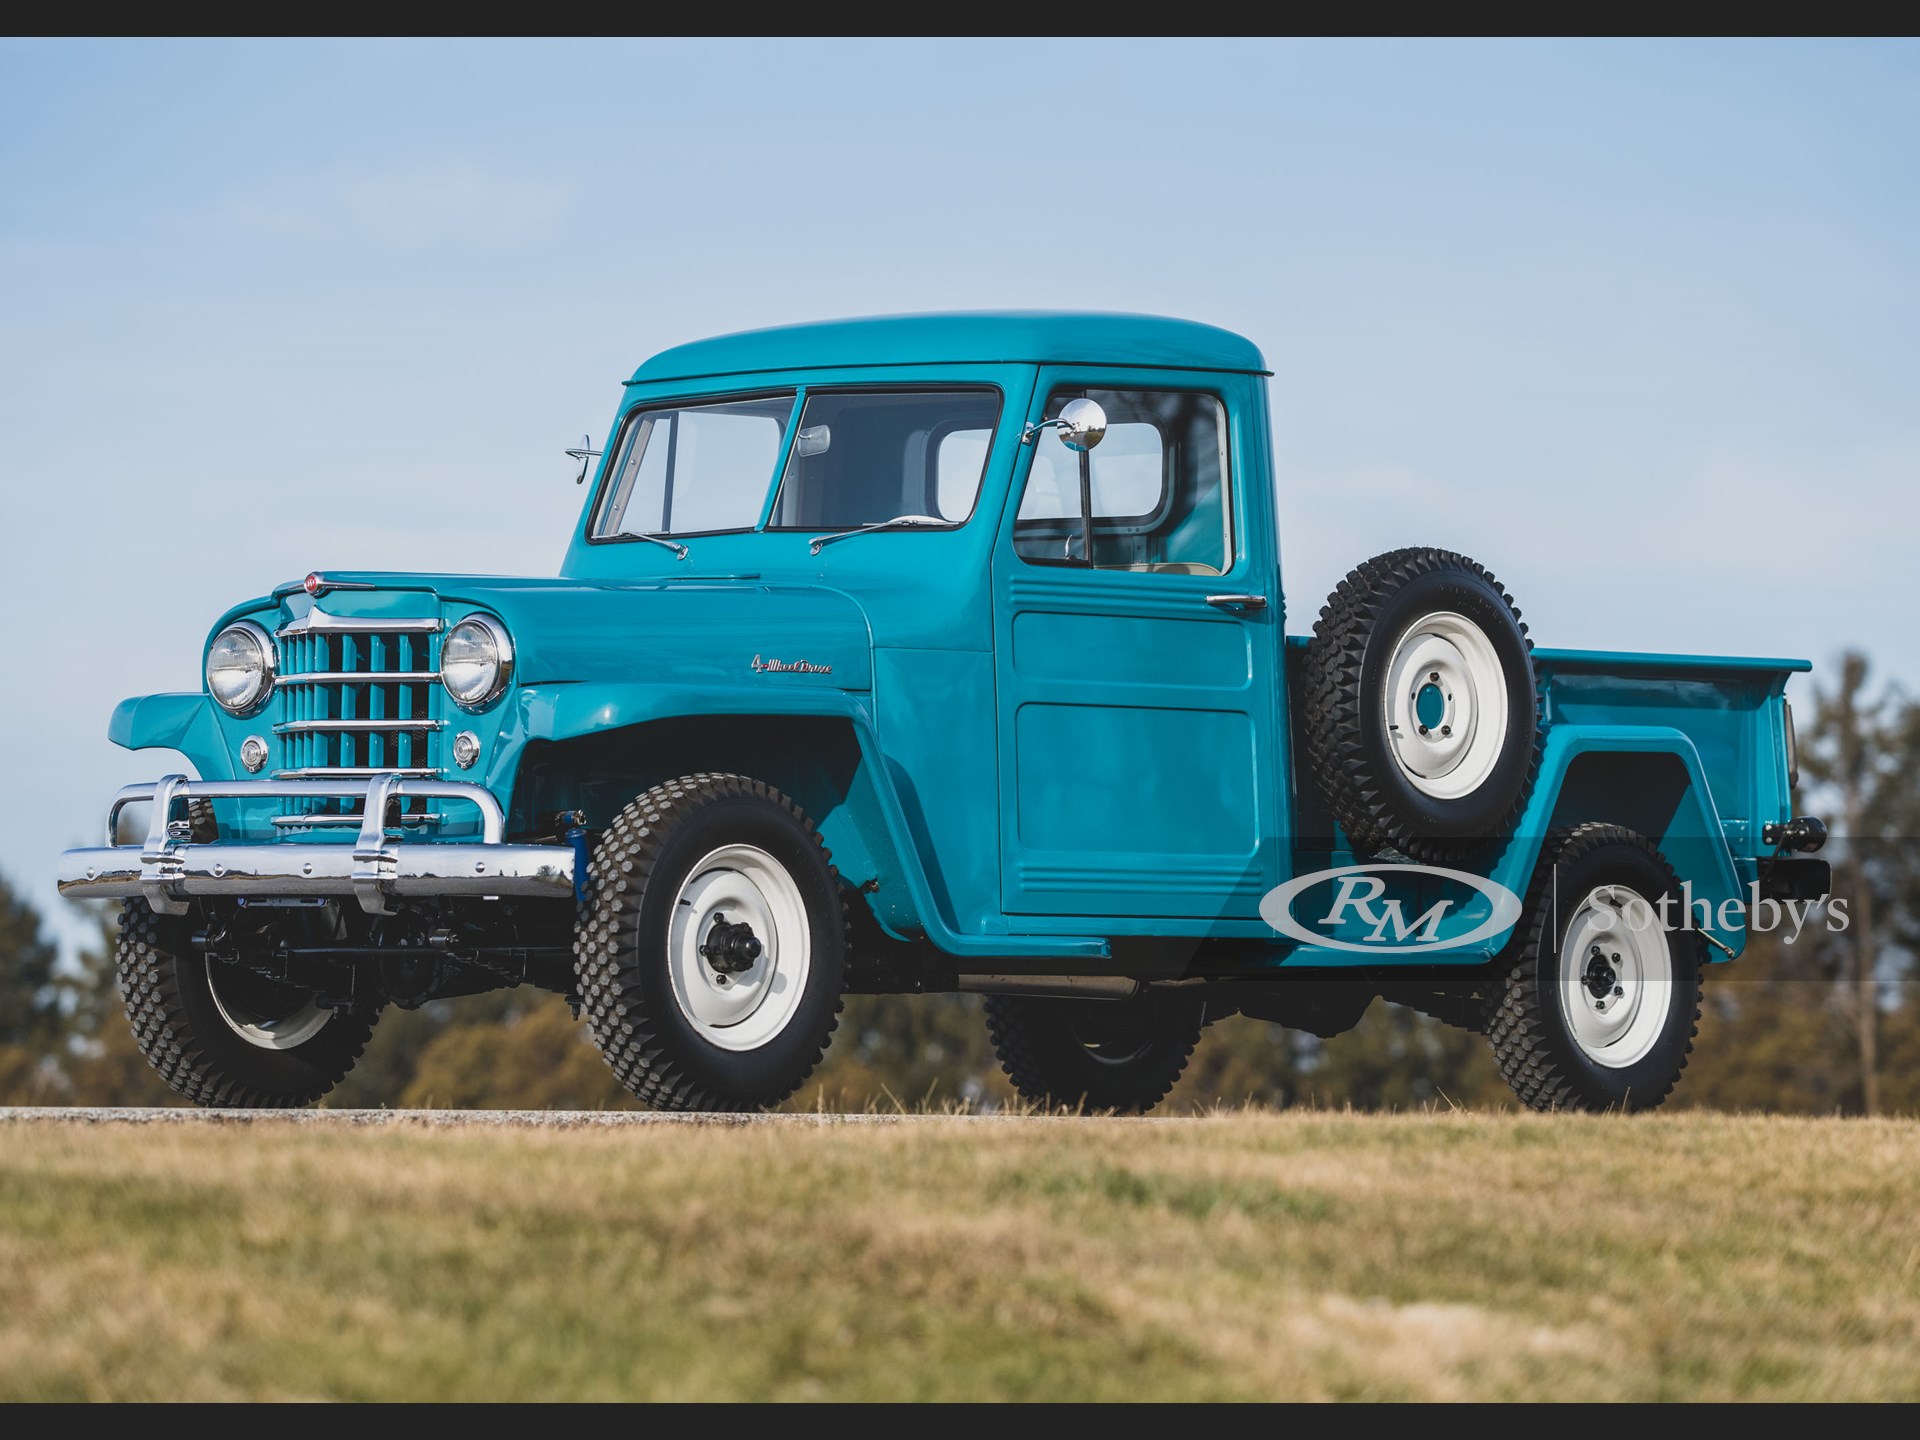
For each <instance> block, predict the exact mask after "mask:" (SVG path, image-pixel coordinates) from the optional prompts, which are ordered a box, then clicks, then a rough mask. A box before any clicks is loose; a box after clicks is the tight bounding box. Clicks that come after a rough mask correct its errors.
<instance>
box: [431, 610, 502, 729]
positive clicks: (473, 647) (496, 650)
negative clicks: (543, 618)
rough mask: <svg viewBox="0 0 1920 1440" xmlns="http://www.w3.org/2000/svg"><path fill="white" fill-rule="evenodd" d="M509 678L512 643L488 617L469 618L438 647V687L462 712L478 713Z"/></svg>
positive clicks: (496, 694)
mask: <svg viewBox="0 0 1920 1440" xmlns="http://www.w3.org/2000/svg"><path fill="white" fill-rule="evenodd" d="M512 678H513V642H512V641H511V640H509V639H508V638H507V627H506V626H504V625H502V624H501V623H500V622H499V621H498V620H495V619H494V618H493V617H492V616H491V615H469V616H468V617H467V618H466V619H464V620H462V621H461V622H460V623H459V624H458V625H456V626H454V627H453V629H451V630H449V631H448V632H447V638H446V640H445V642H444V643H442V645H441V646H440V683H441V684H442V685H444V686H446V687H447V694H449V695H451V696H452V697H453V703H454V704H456V705H458V706H459V707H460V708H461V709H462V710H481V709H484V708H486V707H487V706H488V705H491V704H492V703H493V702H494V701H495V700H498V699H499V698H500V695H501V692H503V691H504V690H505V689H506V688H507V682H508V681H509V680H511V679H512Z"/></svg>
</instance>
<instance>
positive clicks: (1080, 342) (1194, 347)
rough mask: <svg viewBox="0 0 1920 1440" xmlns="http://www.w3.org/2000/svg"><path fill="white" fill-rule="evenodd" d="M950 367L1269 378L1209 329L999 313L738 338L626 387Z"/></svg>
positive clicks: (1228, 334) (1155, 320)
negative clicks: (765, 374) (1077, 366)
mask: <svg viewBox="0 0 1920 1440" xmlns="http://www.w3.org/2000/svg"><path fill="white" fill-rule="evenodd" d="M955 362H962V363H965V362H971V363H975V364H979V363H999V364H1006V363H1012V364H1021V363H1025V364H1040V365H1061V364H1074V363H1093V364H1101V365H1141V366H1147V367H1151V368H1153V369H1167V370H1232V371H1239V372H1242V373H1250V374H1257V375H1264V374H1267V373H1268V371H1267V364H1266V361H1265V360H1264V359H1263V358H1261V355H1260V351H1259V349H1258V347H1256V346H1255V345H1254V344H1253V342H1252V341H1250V340H1248V339H1246V338H1244V337H1243V336H1239V335H1236V334H1234V333H1233V332H1232V331H1231V330H1222V329H1219V328H1218V327H1217V326H1213V325H1201V324H1198V323H1197V322H1195V321H1192V320H1172V319H1168V318H1166V317H1164V316H1160V315H1123V314H1109V313H1097V312H1086V313H1081V312H1075V311H1064V310H1059V311H1055V310H997V311H977V312H970V313H958V314H944V315H874V316H869V317H866V318H864V319H858V320H825V321H819V322H816V323H814V324H809V325H783V326H780V327H778V328H777V329H771V330H743V331H741V332H740V333H739V334H737V335H720V336H716V337H715V338H714V339H711V340H696V341H694V342H693V343H691V344H688V345H676V346H674V347H673V348H672V349H671V350H662V351H661V352H660V353H659V354H658V355H655V356H654V357H653V358H652V359H650V360H648V361H647V362H646V363H645V364H644V365H642V366H641V367H640V368H639V369H638V370H636V371H634V372H633V379H632V380H630V381H628V382H627V383H628V384H630V385H646V384H650V383H652V382H653V381H656V380H689V379H695V378H704V377H708V376H716V375H748V374H754V373H756V372H762V371H772V370H826V369H838V368H842V367H847V366H875V365H939V364H948V363H955Z"/></svg>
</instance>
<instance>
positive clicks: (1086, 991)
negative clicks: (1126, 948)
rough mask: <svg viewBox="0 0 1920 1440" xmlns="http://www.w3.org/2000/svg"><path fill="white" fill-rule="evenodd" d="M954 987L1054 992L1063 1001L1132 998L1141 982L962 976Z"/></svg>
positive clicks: (1077, 977)
mask: <svg viewBox="0 0 1920 1440" xmlns="http://www.w3.org/2000/svg"><path fill="white" fill-rule="evenodd" d="M953 983H954V988H955V989H956V990H964V991H967V992H969V993H971V994H976V995H1052V996H1056V997H1058V998H1060V999H1063V1000H1070V999H1080V1000H1131V999H1132V998H1133V997H1134V996H1136V995H1138V994H1139V993H1140V982H1139V981H1138V980H1129V979H1128V978H1127V977H1126V976H1124V975H960V976H957V977H955V979H954V982H953Z"/></svg>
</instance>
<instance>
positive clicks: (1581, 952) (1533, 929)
mask: <svg viewBox="0 0 1920 1440" xmlns="http://www.w3.org/2000/svg"><path fill="white" fill-rule="evenodd" d="M1680 895H1681V890H1680V882H1679V881H1678V880H1677V879H1676V878H1675V876H1674V873H1673V867H1672V866H1671V865H1669V864H1668V863H1667V859H1666V857H1665V856H1664V855H1662V854H1661V853H1660V852H1659V850H1657V849H1655V848H1654V845H1653V843H1652V842H1651V841H1650V840H1648V839H1647V838H1646V837H1645V836H1644V835H1640V834H1638V833H1636V832H1635V831H1632V830H1627V829H1623V828H1622V827H1620V826H1618V825H1581V826H1578V827H1576V828H1575V829H1573V830H1570V831H1562V832H1558V833H1556V834H1555V835H1553V836H1552V837H1550V838H1549V840H1548V842H1547V848H1546V850H1545V852H1544V853H1543V854H1542V855H1541V857H1540V863H1539V865H1538V866H1537V867H1536V869H1535V870H1534V875H1533V881H1532V883H1531V884H1530V885H1529V886H1528V889H1527V899H1526V904H1525V907H1524V909H1523V910H1522V912H1521V916H1520V923H1519V924H1518V925H1517V926H1516V927H1515V928H1514V932H1513V939H1512V940H1511V941H1510V942H1509V944H1508V947H1507V951H1506V954H1505V955H1504V956H1503V957H1502V958H1503V962H1504V963H1505V964H1506V965H1507V966H1508V970H1507V974H1506V978H1505V981H1504V983H1503V984H1502V986H1501V987H1500V989H1499V990H1498V991H1497V993H1496V995H1495V997H1494V1002H1493V1009H1492V1013H1491V1015H1490V1017H1489V1019H1488V1022H1487V1038H1488V1040H1489V1041H1490V1042H1491V1043H1492V1045H1493V1056H1494V1059H1495V1060H1496V1061H1497V1062H1498V1063H1499V1066H1500V1073H1501V1074H1502V1075H1504V1076H1505V1077H1506V1080H1507V1083H1508V1084H1509V1085H1511V1086H1512V1087H1513V1093H1514V1094H1515V1095H1518V1096H1519V1097H1520V1099H1521V1101H1522V1102H1523V1103H1525V1104H1526V1105H1528V1106H1531V1107H1532V1108H1533V1109H1535V1110H1651V1109H1653V1108H1654V1107H1655V1106H1657V1105H1659V1104H1660V1102H1661V1101H1663V1100H1665V1099H1666V1098H1667V1095H1668V1094H1669V1093H1670V1092H1671V1091H1672V1089H1673V1087H1674V1085H1675V1083H1676V1082H1677V1081H1678V1080H1679V1078H1680V1072H1681V1071H1682V1070H1684V1069H1686V1065H1687V1057H1688V1056H1689V1055H1690V1054H1691V1053H1692V1051H1693V1037H1694V1035H1695V1034H1696V1033H1697V1031H1698V1028H1699V1023H1700V956H1701V945H1702V941H1701V940H1700V937H1699V935H1698V934H1696V933H1695V932H1694V931H1692V930H1687V929H1679V928H1676V929H1672V930H1668V929H1666V928H1664V927H1663V926H1662V925H1661V924H1660V923H1659V918H1658V915H1659V912H1658V909H1657V907H1658V906H1659V904H1660V901H1661V899H1662V897H1670V898H1671V900H1672V902H1673V906H1672V908H1670V910H1669V912H1668V913H1669V915H1671V916H1672V918H1673V919H1674V921H1675V923H1676V925H1677V924H1678V923H1679V912H1678V904H1679V900H1680ZM1635 899H1637V900H1638V901H1641V902H1644V904H1645V908H1646V910H1647V911H1650V912H1651V913H1652V916H1653V920H1652V923H1651V924H1650V925H1646V926H1644V927H1643V926H1637V925H1636V924H1635V923H1634V922H1635V921H1636V920H1641V919H1644V918H1645V917H1644V916H1643V915H1642V914H1640V913H1637V912H1639V910H1640V907H1639V906H1635V905H1634V904H1633V903H1632V902H1633V901H1634V900H1635ZM1607 911H1611V912H1613V914H1614V916H1615V920H1616V923H1614V924H1613V925H1611V926H1607V927H1604V928H1603V927H1602V926H1601V925H1600V924H1599V923H1598V917H1599V916H1600V915H1601V914H1602V913H1604V912H1607ZM1662 970H1664V971H1665V972H1666V973H1665V976H1664V979H1663V978H1662V975H1661V973H1660V972H1661V971H1662ZM1609 975H1611V976H1612V978H1611V979H1609V978H1608V977H1609Z"/></svg>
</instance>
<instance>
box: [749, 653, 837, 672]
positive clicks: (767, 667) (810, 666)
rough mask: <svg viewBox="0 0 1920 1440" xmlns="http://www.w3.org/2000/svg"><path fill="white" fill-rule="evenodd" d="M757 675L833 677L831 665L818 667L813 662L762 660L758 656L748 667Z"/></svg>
mask: <svg viewBox="0 0 1920 1440" xmlns="http://www.w3.org/2000/svg"><path fill="white" fill-rule="evenodd" d="M748 668H749V669H751V670H752V671H753V672H754V673H755V674H756V675H758V674H767V675H831V674H832V673H833V667H832V666H831V665H816V664H814V663H813V662H812V661H811V660H762V659H761V658H760V657H759V656H758V655H756V656H754V657H753V663H752V664H751V665H750V666H749V667H748Z"/></svg>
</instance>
